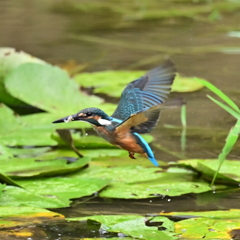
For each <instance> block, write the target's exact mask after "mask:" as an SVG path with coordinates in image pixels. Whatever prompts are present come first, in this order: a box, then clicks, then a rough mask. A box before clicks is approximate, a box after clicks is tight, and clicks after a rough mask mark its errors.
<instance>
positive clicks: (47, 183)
mask: <svg viewBox="0 0 240 240" xmlns="http://www.w3.org/2000/svg"><path fill="white" fill-rule="evenodd" d="M18 183H20V184H21V185H22V186H23V187H24V188H26V190H28V191H29V193H32V194H38V195H40V196H49V197H51V198H57V199H60V200H62V201H63V202H67V201H68V200H69V199H72V198H80V197H83V196H89V195H92V194H94V193H96V192H98V191H100V190H101V189H102V188H104V187H105V186H106V185H107V184H108V183H109V180H108V179H97V178H67V177H66V178H62V177H61V178H60V177H59V178H48V179H35V180H32V181H28V180H21V181H18ZM45 208H48V207H45Z"/></svg>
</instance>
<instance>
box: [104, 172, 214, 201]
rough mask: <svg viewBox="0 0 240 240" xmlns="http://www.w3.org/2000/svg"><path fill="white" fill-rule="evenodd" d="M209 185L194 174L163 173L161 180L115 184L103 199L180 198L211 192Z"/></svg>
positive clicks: (109, 187)
mask: <svg viewBox="0 0 240 240" xmlns="http://www.w3.org/2000/svg"><path fill="white" fill-rule="evenodd" d="M210 190H211V188H210V186H209V184H208V183H207V182H205V181H203V180H201V179H197V178H196V175H195V174H194V173H191V172H189V173H186V172H184V173H177V172H173V173H171V172H162V173H159V178H158V179H155V180H150V181H143V182H138V183H123V182H113V183H111V184H110V185H109V186H108V187H107V188H106V189H104V190H103V191H102V192H101V193H100V196H101V197H108V198H127V199H141V198H152V197H158V196H165V195H167V196H180V195H183V194H187V193H201V192H206V191H210Z"/></svg>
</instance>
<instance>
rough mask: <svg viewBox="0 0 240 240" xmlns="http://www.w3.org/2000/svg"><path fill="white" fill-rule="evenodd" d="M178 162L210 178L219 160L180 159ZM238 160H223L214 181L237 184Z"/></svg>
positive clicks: (239, 175)
mask: <svg viewBox="0 0 240 240" xmlns="http://www.w3.org/2000/svg"><path fill="white" fill-rule="evenodd" d="M178 163H179V164H180V165H181V166H187V167H189V166H190V167H192V168H193V169H195V170H196V171H199V172H201V173H202V174H203V175H204V177H206V178H207V179H209V180H210V181H211V180H212V178H213V176H214V174H215V171H216V170H217V168H218V165H219V161H218V160H214V159H209V160H208V159H206V160H198V159H192V160H180V161H178ZM239 167H240V162H239V161H238V160H236V161H234V160H231V161H230V160H225V161H224V163H223V164H222V167H221V170H220V172H219V173H218V175H217V178H216V182H220V183H222V182H224V183H227V184H235V185H236V184H239V182H240V172H239Z"/></svg>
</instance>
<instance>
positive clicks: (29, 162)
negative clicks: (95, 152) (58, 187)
mask: <svg viewBox="0 0 240 240" xmlns="http://www.w3.org/2000/svg"><path fill="white" fill-rule="evenodd" d="M89 161H90V158H88V157H85V158H81V159H78V160H77V161H75V162H74V163H71V164H67V160H65V159H64V158H62V159H41V156H39V157H38V158H23V159H21V158H12V159H10V160H5V161H4V160H1V161H0V164H1V171H2V173H5V174H6V175H8V176H15V177H16V176H17V177H32V176H38V177H43V176H59V175H62V174H66V173H70V172H74V171H77V170H79V169H81V168H83V167H84V166H86V165H87V164H88V163H89Z"/></svg>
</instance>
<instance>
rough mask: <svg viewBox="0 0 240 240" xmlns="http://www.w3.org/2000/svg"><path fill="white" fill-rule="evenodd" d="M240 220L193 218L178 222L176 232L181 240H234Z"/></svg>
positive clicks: (239, 226)
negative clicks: (190, 239)
mask: <svg viewBox="0 0 240 240" xmlns="http://www.w3.org/2000/svg"><path fill="white" fill-rule="evenodd" d="M239 228H240V221H239V219H235V220H227V221H226V219H223V220H221V219H218V220H217V219H208V218H191V219H187V220H183V221H180V222H177V223H176V224H175V232H176V233H177V234H178V236H179V237H181V238H195V239H202V238H205V239H229V240H230V239H232V236H233V235H234V234H233V233H231V232H232V231H234V230H238V231H239Z"/></svg>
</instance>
